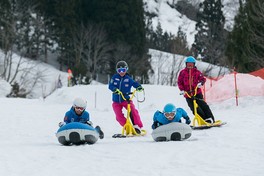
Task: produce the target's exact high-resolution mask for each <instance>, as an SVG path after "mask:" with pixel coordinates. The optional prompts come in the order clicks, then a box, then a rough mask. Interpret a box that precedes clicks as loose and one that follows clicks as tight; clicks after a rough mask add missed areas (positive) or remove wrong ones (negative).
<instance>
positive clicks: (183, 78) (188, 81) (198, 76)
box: [178, 67, 206, 97]
mask: <svg viewBox="0 0 264 176" xmlns="http://www.w3.org/2000/svg"><path fill="white" fill-rule="evenodd" d="M205 81H206V79H205V77H204V76H203V74H202V73H201V72H200V71H199V70H198V69H197V68H196V67H194V68H192V69H188V68H184V69H183V70H181V71H180V74H179V77H178V87H179V89H180V90H181V91H182V90H183V91H187V92H191V94H190V93H189V94H190V95H193V94H194V90H195V87H196V86H197V84H198V83H199V82H201V83H202V85H203V84H204V83H205ZM200 93H202V90H201V89H200V88H198V89H197V94H200ZM184 96H185V97H187V95H184Z"/></svg>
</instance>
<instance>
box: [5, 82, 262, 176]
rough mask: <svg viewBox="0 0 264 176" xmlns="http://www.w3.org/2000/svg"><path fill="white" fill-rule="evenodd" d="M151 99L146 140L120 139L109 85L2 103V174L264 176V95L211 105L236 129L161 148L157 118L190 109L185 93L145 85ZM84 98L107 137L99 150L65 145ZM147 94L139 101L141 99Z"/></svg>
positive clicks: (145, 108) (145, 113)
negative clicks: (66, 125)
mask: <svg viewBox="0 0 264 176" xmlns="http://www.w3.org/2000/svg"><path fill="white" fill-rule="evenodd" d="M143 86H144V88H145V92H146V100H145V102H143V103H140V104H139V103H136V98H135V99H134V102H135V104H136V106H137V108H138V109H139V112H140V114H141V118H142V121H143V123H144V126H145V127H144V128H145V129H146V130H147V131H148V134H147V136H145V137H135V138H124V139H114V138H112V137H111V136H112V135H113V134H114V133H120V132H121V127H120V126H119V124H118V123H117V122H116V120H115V117H114V113H113V111H112V107H111V92H110V91H109V90H108V88H107V85H88V86H75V87H70V88H68V87H63V88H61V89H58V90H57V91H56V92H55V93H54V94H52V95H51V96H49V97H48V98H47V99H45V100H43V99H20V98H0V105H1V110H0V117H1V118H0V124H1V128H0V139H1V145H0V175H1V176H47V175H49V176H58V175H63V176H73V175H78V176H87V175H93V176H107V175H115V176H122V175H126V176H135V175H140V176H150V175H151V176H175V175H180V176H190V175H192V176H201V175H203V176H205V175H206V176H223V175H225V176H248V175H254V176H262V175H263V174H264V168H263V166H262V163H263V162H264V150H263V148H264V140H263V125H264V118H263V114H264V108H263V104H264V97H263V96H258V97H253V96H250V97H242V98H239V106H235V99H234V98H231V99H229V100H226V101H223V102H218V103H213V104H210V107H211V109H212V111H213V113H214V115H215V117H216V119H221V120H223V121H226V122H227V123H228V124H227V125H225V126H223V127H221V128H213V129H209V130H201V131H193V132H192V136H191V137H190V138H189V139H188V140H186V141H175V142H160V143H157V142H154V141H153V139H152V137H151V131H152V130H151V124H152V116H153V114H154V112H155V111H156V110H157V109H159V110H162V108H163V106H164V105H165V104H166V103H169V102H171V103H174V104H175V105H176V106H177V107H182V108H184V109H185V110H187V112H188V114H189V116H191V117H192V114H191V112H190V110H189V108H188V107H187V103H186V102H185V99H184V98H183V97H182V96H180V95H179V91H178V88H177V87H169V86H154V85H143ZM77 96H80V97H83V98H86V99H87V101H88V107H87V110H88V111H89V113H90V116H91V120H92V121H93V123H94V125H100V126H101V128H102V130H103V131H104V132H105V138H104V139H102V140H98V141H97V143H95V144H94V145H81V146H62V145H60V144H59V143H58V141H57V138H56V136H55V133H56V131H57V129H58V123H59V122H60V121H62V119H63V117H64V114H65V112H66V111H67V110H68V109H69V108H70V106H71V103H72V101H73V99H74V98H75V97H77ZM138 96H139V95H138Z"/></svg>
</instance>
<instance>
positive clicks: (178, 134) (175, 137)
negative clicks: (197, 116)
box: [151, 122, 192, 142]
mask: <svg viewBox="0 0 264 176" xmlns="http://www.w3.org/2000/svg"><path fill="white" fill-rule="evenodd" d="M151 135H152V138H153V139H154V141H156V142H160V141H181V140H185V139H188V138H189V137H191V135H192V128H191V127H190V126H189V125H187V124H185V123H178V122H172V123H169V124H166V125H162V126H159V127H158V128H156V129H154V130H153V131H152V133H151Z"/></svg>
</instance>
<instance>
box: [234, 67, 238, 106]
mask: <svg viewBox="0 0 264 176" xmlns="http://www.w3.org/2000/svg"><path fill="white" fill-rule="evenodd" d="M236 75H237V72H236V68H235V67H234V79H235V96H236V106H238V90H237V81H236Z"/></svg>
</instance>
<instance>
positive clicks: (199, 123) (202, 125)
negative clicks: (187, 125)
mask: <svg viewBox="0 0 264 176" xmlns="http://www.w3.org/2000/svg"><path fill="white" fill-rule="evenodd" d="M197 88H198V87H197V86H196V88H195V90H194V95H193V96H191V95H190V94H189V93H188V92H185V94H186V95H187V96H188V97H189V98H192V97H193V106H194V118H193V120H192V125H191V127H192V128H193V129H207V128H211V127H220V126H222V125H224V124H226V122H222V121H221V120H217V121H215V122H214V123H207V122H206V121H205V120H204V119H203V118H202V117H201V116H200V115H199V114H198V113H197V108H198V104H197V103H196V99H195V96H196V94H197Z"/></svg>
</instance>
